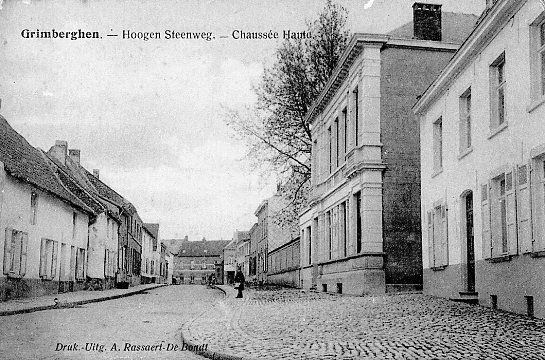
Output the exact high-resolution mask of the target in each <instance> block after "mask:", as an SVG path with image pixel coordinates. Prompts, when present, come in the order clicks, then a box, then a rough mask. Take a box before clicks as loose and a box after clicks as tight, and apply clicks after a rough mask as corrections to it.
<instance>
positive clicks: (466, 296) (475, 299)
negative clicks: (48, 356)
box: [450, 291, 479, 305]
mask: <svg viewBox="0 0 545 360" xmlns="http://www.w3.org/2000/svg"><path fill="white" fill-rule="evenodd" d="M458 294H459V296H458V297H452V298H450V300H452V301H456V302H463V303H466V304H473V305H478V304H479V293H478V292H475V291H460V292H459V293H458Z"/></svg>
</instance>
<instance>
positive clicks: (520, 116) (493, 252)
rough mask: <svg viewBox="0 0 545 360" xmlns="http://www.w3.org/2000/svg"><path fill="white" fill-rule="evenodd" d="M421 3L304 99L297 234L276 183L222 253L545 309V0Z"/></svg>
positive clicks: (385, 289) (255, 273)
mask: <svg viewBox="0 0 545 360" xmlns="http://www.w3.org/2000/svg"><path fill="white" fill-rule="evenodd" d="M413 16H414V18H413V22H412V23H409V24H407V25H405V26H402V27H400V28H398V29H396V30H394V31H392V32H390V33H387V34H362V33H358V34H354V35H353V36H352V38H351V40H350V42H349V44H348V47H347V49H346V51H345V52H344V54H343V56H342V57H341V60H340V61H339V63H338V65H337V68H336V70H335V71H334V73H333V76H332V77H331V79H330V80H329V82H328V83H327V85H326V86H325V88H324V89H323V91H322V92H321V94H320V96H319V97H318V98H317V100H316V101H315V102H314V104H313V106H312V107H311V109H310V110H309V112H308V114H307V116H306V119H305V121H306V122H307V123H308V124H309V125H310V127H311V132H312V140H313V147H312V156H311V164H312V179H311V189H310V202H309V205H308V207H307V208H306V210H305V211H304V212H303V213H302V214H301V216H300V229H299V234H297V235H294V234H291V232H290V231H288V230H286V229H282V228H275V226H276V225H275V222H274V220H273V218H274V212H275V211H276V210H277V208H276V206H277V204H278V203H280V204H281V199H280V200H279V199H277V198H278V197H277V196H274V197H272V198H271V199H268V200H266V201H264V202H263V203H262V204H261V205H260V206H259V208H258V209H257V211H256V213H255V215H256V216H257V219H258V220H257V222H256V224H255V225H254V226H253V227H252V228H251V229H250V231H249V232H248V233H247V236H236V237H234V239H233V241H232V242H231V244H229V247H228V249H225V250H224V258H228V257H233V258H234V259H235V261H234V263H230V264H233V265H234V266H235V267H236V266H238V267H240V268H241V269H242V270H243V271H244V272H245V275H246V277H247V278H248V279H250V280H251V281H258V282H277V283H284V284H293V285H296V286H301V287H303V288H307V289H316V290H318V291H324V292H337V293H348V294H355V295H365V294H381V293H392V292H398V291H410V290H419V289H422V288H423V290H424V292H425V293H426V294H431V295H436V296H441V297H445V298H449V299H452V300H455V301H465V302H470V303H478V304H481V305H484V306H489V307H492V308H498V309H503V310H507V311H512V312H516V313H521V314H527V315H529V316H536V317H540V318H543V317H545V287H543V283H544V282H545V260H544V259H545V226H544V225H543V224H545V221H544V219H545V195H544V194H545V187H544V186H543V184H545V165H544V164H545V140H544V139H543V134H544V133H545V122H544V121H545V105H544V104H545V3H544V2H543V1H541V0H496V1H492V0H488V1H487V2H486V9H485V11H484V12H483V14H482V15H481V16H480V17H476V16H473V15H467V14H457V13H447V12H443V11H442V9H441V5H434V4H424V3H415V4H414V5H413ZM277 200H278V201H277ZM278 239H280V240H278ZM233 251H234V252H233ZM228 253H229V254H228ZM232 270H233V269H231V271H232Z"/></svg>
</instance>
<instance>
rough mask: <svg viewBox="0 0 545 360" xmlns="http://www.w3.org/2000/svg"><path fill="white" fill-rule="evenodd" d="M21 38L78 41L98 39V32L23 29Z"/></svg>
mask: <svg viewBox="0 0 545 360" xmlns="http://www.w3.org/2000/svg"><path fill="white" fill-rule="evenodd" d="M21 36H22V37H23V38H25V39H69V40H78V39H99V38H100V34H99V32H98V31H83V30H81V29H78V31H58V30H55V29H51V30H40V29H36V30H29V29H24V30H23V31H21Z"/></svg>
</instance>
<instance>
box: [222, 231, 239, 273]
mask: <svg viewBox="0 0 545 360" xmlns="http://www.w3.org/2000/svg"><path fill="white" fill-rule="evenodd" d="M236 257H237V244H236V241H235V240H234V239H233V240H231V241H230V242H229V244H227V246H226V247H225V248H224V249H223V257H222V263H223V283H224V284H232V283H234V282H235V272H236V270H237V266H236Z"/></svg>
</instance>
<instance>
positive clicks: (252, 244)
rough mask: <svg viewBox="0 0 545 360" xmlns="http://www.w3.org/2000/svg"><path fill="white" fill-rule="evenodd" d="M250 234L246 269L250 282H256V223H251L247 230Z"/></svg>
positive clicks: (257, 233) (257, 236)
mask: <svg viewBox="0 0 545 360" xmlns="http://www.w3.org/2000/svg"><path fill="white" fill-rule="evenodd" d="M249 236H250V261H249V269H248V274H249V276H248V279H247V281H250V282H253V283H255V282H257V244H258V241H259V231H258V226H257V223H255V224H254V225H252V228H251V229H250V232H249Z"/></svg>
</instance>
